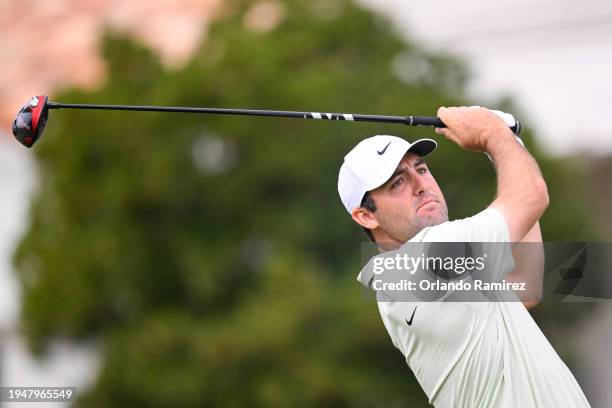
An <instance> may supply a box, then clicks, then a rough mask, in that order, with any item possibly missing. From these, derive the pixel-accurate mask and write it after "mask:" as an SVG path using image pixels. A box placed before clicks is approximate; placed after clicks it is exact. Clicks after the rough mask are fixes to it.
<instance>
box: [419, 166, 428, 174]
mask: <svg viewBox="0 0 612 408" xmlns="http://www.w3.org/2000/svg"><path fill="white" fill-rule="evenodd" d="M417 172H418V173H419V174H425V173H427V169H426V168H425V167H421V168H420V169H418V170H417Z"/></svg>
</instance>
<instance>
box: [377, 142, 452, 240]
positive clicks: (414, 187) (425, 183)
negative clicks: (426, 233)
mask: <svg viewBox="0 0 612 408" xmlns="http://www.w3.org/2000/svg"><path fill="white" fill-rule="evenodd" d="M370 195H371V197H372V198H373V199H374V203H375V204H376V208H377V210H376V211H375V212H374V213H370V214H371V216H372V217H373V220H371V221H375V222H374V224H372V225H376V226H375V227H374V228H372V227H370V229H376V227H377V228H379V229H380V230H379V232H378V233H375V236H377V241H379V240H381V238H382V241H389V242H396V243H399V244H402V243H404V242H406V241H408V240H409V239H411V238H412V237H414V236H415V235H416V234H417V233H418V232H419V231H421V230H422V229H423V228H425V227H428V226H432V225H438V224H441V223H443V222H445V221H448V208H447V207H446V201H445V200H444V195H443V194H442V191H441V190H440V187H438V183H436V180H435V179H434V177H433V176H432V175H431V173H430V172H429V169H428V167H427V164H426V163H425V160H423V158H421V157H420V156H418V155H417V154H415V153H411V152H408V153H406V155H405V156H404V158H403V159H402V161H401V162H400V163H399V165H398V166H397V168H396V169H395V172H394V173H393V175H392V176H391V178H390V179H389V180H388V181H387V182H386V183H385V184H384V185H382V186H381V187H379V188H377V189H376V190H372V191H371V192H370Z"/></svg>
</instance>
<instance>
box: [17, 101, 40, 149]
mask: <svg viewBox="0 0 612 408" xmlns="http://www.w3.org/2000/svg"><path fill="white" fill-rule="evenodd" d="M47 99H48V98H47V96H46V95H39V96H34V97H33V98H32V99H30V101H29V102H28V103H26V104H25V105H24V106H23V107H22V108H21V109H20V110H19V113H17V116H15V120H14V121H13V135H14V136H15V138H16V139H17V140H18V141H19V143H21V144H22V145H24V146H25V147H32V145H33V144H34V143H36V141H37V140H38V139H39V138H40V136H41V135H42V133H43V131H44V130H45V126H46V125H47V118H48V116H49V107H48V106H47Z"/></svg>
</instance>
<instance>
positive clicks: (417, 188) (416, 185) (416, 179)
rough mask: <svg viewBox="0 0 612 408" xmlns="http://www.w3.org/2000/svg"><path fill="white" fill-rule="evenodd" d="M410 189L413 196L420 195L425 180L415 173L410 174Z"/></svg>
mask: <svg viewBox="0 0 612 408" xmlns="http://www.w3.org/2000/svg"><path fill="white" fill-rule="evenodd" d="M412 180H413V183H412V189H413V193H414V195H416V196H418V195H421V194H422V193H423V192H424V191H425V180H423V178H422V177H421V175H420V174H419V173H417V172H416V171H415V172H413V173H412Z"/></svg>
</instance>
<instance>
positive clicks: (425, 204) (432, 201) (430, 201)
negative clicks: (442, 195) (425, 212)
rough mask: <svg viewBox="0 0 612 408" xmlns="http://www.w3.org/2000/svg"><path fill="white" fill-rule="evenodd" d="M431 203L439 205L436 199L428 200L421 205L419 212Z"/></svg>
mask: <svg viewBox="0 0 612 408" xmlns="http://www.w3.org/2000/svg"><path fill="white" fill-rule="evenodd" d="M431 203H437V201H436V200H434V199H427V200H425V201H424V202H423V204H421V205H419V206H418V208H417V211H419V210H420V209H421V208H423V207H425V206H427V205H429V204H431Z"/></svg>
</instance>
